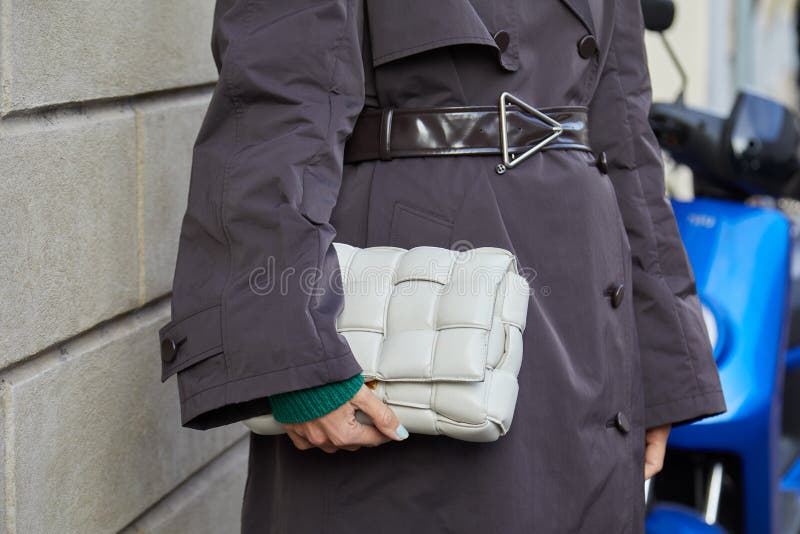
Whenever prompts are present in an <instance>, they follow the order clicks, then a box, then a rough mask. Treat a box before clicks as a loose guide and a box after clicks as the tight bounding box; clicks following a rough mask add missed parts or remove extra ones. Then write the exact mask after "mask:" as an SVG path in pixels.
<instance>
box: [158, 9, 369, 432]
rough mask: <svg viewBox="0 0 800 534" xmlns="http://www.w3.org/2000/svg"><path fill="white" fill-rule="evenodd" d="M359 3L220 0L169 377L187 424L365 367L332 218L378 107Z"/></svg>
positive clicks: (233, 416) (213, 421)
mask: <svg viewBox="0 0 800 534" xmlns="http://www.w3.org/2000/svg"><path fill="white" fill-rule="evenodd" d="M359 6H360V0H270V1H266V0H218V1H217V5H216V10H215V18H214V27H213V35H212V52H213V56H214V59H215V61H216V64H217V68H218V71H219V79H218V82H217V84H216V88H215V91H214V94H213V97H212V100H211V103H210V105H209V108H208V111H207V113H206V116H205V120H204V122H203V126H202V128H201V130H200V133H199V135H198V138H197V140H196V142H195V146H194V155H193V161H192V174H191V182H190V191H189V202H188V207H187V210H186V214H185V216H184V218H183V223H182V227H181V235H180V243H179V250H178V260H177V265H176V269H175V277H174V282H173V294H172V320H171V322H170V323H169V324H167V325H166V326H165V327H164V328H162V329H161V331H160V340H161V348H162V351H161V352H162V354H161V356H162V362H163V365H162V380H166V379H167V378H168V377H169V376H171V375H172V374H177V375H178V379H177V380H178V386H179V388H178V389H179V394H180V402H181V421H182V424H183V425H184V426H186V427H190V428H199V429H207V428H212V427H216V426H220V425H224V424H228V423H232V422H235V421H240V420H242V419H245V418H247V417H251V416H254V415H260V414H268V413H271V406H270V403H269V396H270V395H275V394H279V393H283V392H288V391H294V390H300V389H305V388H310V387H314V386H319V385H322V384H328V383H333V382H338V381H341V380H345V379H347V378H350V377H353V376H354V375H356V374H359V373H361V372H362V368H361V367H360V366H359V364H358V363H357V361H356V360H355V358H354V356H353V354H352V352H351V350H350V347H349V346H348V344H347V341H346V340H345V338H344V337H343V336H341V335H340V334H338V333H337V331H336V325H335V321H336V317H337V315H338V313H339V311H340V310H341V307H342V305H343V297H342V291H341V279H340V274H339V264H338V260H337V257H336V252H335V250H334V248H333V246H332V243H333V241H334V238H335V235H336V232H335V229H334V228H333V227H332V226H331V224H330V217H331V213H332V210H333V207H334V205H335V203H336V200H337V195H338V192H339V188H340V185H341V180H342V160H343V152H344V144H345V141H346V140H347V138H348V137H349V135H350V133H351V132H352V128H353V126H354V124H355V120H356V118H357V116H358V114H359V112H360V111H361V109H362V107H363V104H364V67H363V62H362V55H361V44H360V43H361V39H362V34H361V21H362V20H363V15H362V9H361V8H360V7H359Z"/></svg>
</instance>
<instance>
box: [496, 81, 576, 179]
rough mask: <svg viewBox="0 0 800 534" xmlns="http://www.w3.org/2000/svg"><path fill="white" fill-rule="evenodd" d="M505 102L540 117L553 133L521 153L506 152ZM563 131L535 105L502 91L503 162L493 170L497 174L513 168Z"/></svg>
mask: <svg viewBox="0 0 800 534" xmlns="http://www.w3.org/2000/svg"><path fill="white" fill-rule="evenodd" d="M507 102H511V103H513V104H516V105H518V106H519V107H521V108H522V109H524V110H525V111H527V112H528V113H530V114H531V115H533V116H534V117H536V118H537V119H540V120H541V121H542V122H545V123H547V124H549V125H550V126H551V127H552V129H553V133H552V134H550V135H548V136H547V137H546V138H544V139H543V140H542V141H539V142H538V143H537V144H536V145H534V146H532V147H531V148H529V149H528V150H526V151H525V152H523V153H522V154H519V155H517V154H509V153H508V131H507V126H506V125H507V122H508V121H507V120H506V105H507ZM563 132H564V127H563V126H562V125H561V123H559V122H558V121H556V120H555V119H553V118H552V117H549V116H547V115H545V114H544V113H542V112H541V111H539V110H538V109H536V108H535V107H533V106H531V105H530V104H527V103H526V102H523V101H522V100H520V99H519V98H517V97H516V96H514V95H512V94H511V93H509V92H507V91H503V93H502V94H501V95H500V147H501V148H502V151H503V162H502V163H498V164H497V167H496V168H495V170H496V171H497V174H503V173H505V172H506V171H507V170H508V169H513V168H514V167H516V166H517V165H519V164H520V163H522V162H523V161H525V160H526V159H528V158H529V157H531V156H533V155H534V154H536V153H537V152H539V151H540V150H541V149H542V148H543V147H544V146H545V145H547V144H548V143H550V142H551V141H553V140H555V139H556V138H557V137H558V136H559V135H561V134H562V133H563Z"/></svg>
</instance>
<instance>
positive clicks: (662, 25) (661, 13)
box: [642, 0, 675, 32]
mask: <svg viewBox="0 0 800 534" xmlns="http://www.w3.org/2000/svg"><path fill="white" fill-rule="evenodd" d="M642 13H643V14H644V26H645V28H647V29H648V30H650V31H653V32H663V31H664V30H666V29H667V28H669V27H670V26H672V21H673V20H674V19H675V3H674V2H673V1H672V0H642Z"/></svg>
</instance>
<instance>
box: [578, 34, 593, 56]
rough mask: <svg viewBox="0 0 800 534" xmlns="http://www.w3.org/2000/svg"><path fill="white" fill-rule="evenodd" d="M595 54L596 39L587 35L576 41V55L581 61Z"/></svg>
mask: <svg viewBox="0 0 800 534" xmlns="http://www.w3.org/2000/svg"><path fill="white" fill-rule="evenodd" d="M596 52H597V39H595V38H594V35H592V34H591V33H590V34H587V35H584V36H583V37H581V40H580V41H578V53H579V54H580V55H581V57H582V58H583V59H589V58H590V57H592V56H593V55H594V54H595V53H596Z"/></svg>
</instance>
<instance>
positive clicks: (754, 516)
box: [642, 0, 800, 534]
mask: <svg viewBox="0 0 800 534" xmlns="http://www.w3.org/2000/svg"><path fill="white" fill-rule="evenodd" d="M642 7H643V11H644V14H645V24H646V26H647V28H648V29H649V30H654V31H658V32H663V30H665V29H666V28H668V27H669V26H670V25H671V23H672V19H673V16H674V6H673V4H672V2H671V1H667V0H643V1H642ZM661 35H662V37H663V33H662V34H661ZM664 43H665V45H666V46H667V49H668V50H669V52H670V56H671V57H672V58H673V60H674V61H675V64H676V67H677V68H678V71H679V72H680V73H681V77H682V80H683V87H685V84H686V77H685V74H684V73H683V69H682V68H681V67H680V64H679V63H678V61H677V58H676V57H675V54H674V53H673V52H672V49H671V48H670V47H669V43H668V42H667V41H666V39H664ZM682 95H683V90H681V93H680V95H679V97H678V99H677V101H676V102H674V103H655V104H653V106H652V108H651V113H650V119H651V124H652V126H653V130H654V131H655V132H656V135H657V137H658V139H659V143H660V145H661V146H662V148H663V149H664V150H665V151H666V152H668V153H669V155H670V156H671V157H672V159H674V160H675V161H676V162H678V163H681V164H684V165H686V166H688V167H689V168H690V169H691V170H692V171H693V175H694V185H695V195H696V198H695V200H693V201H691V202H679V201H675V200H673V202H672V205H673V208H674V211H675V216H676V219H677V221H678V225H679V228H680V232H681V235H682V237H683V241H684V244H685V246H686V250H687V252H688V255H689V259H690V261H691V264H692V267H693V269H694V273H695V277H696V279H697V288H698V293H699V295H700V299H701V301H702V303H703V314H704V317H705V319H706V325H707V327H708V331H709V335H710V337H711V342H712V345H713V347H714V356H715V358H716V362H717V365H718V368H719V371H720V377H721V380H722V386H723V390H724V394H725V399H726V402H727V405H728V411H727V412H726V413H724V414H721V415H719V416H716V417H711V418H708V419H704V420H702V421H698V422H696V423H693V424H690V425H685V426H681V427H677V428H675V429H673V431H672V433H671V435H670V438H669V443H668V450H667V455H666V458H665V465H664V469H663V470H662V472H661V473H659V474H658V475H657V476H656V477H654V478H653V479H651V480H650V481H648V483H646V484H645V495H646V500H647V505H648V517H647V532H648V533H649V534H662V533H663V534H667V533H669V534H681V533H686V534H699V533H717V534H719V533H723V532H724V533H730V534H736V533H747V534H769V533H795V534H796V533H798V532H800V409H798V407H800V281H798V283H797V284H793V283H792V282H793V280H797V279H798V278H800V276H798V271H800V261H796V260H794V261H793V254H796V253H797V251H800V246H798V247H793V243H794V242H795V241H797V239H798V238H797V236H798V232H797V226H796V225H795V222H794V221H796V220H800V202H798V201H797V200H795V199H798V198H800V173H799V172H798V170H799V169H800V158H799V157H798V147H800V123H799V122H798V118H797V117H796V116H795V115H794V114H793V113H792V112H790V111H789V110H788V109H786V108H785V107H783V106H782V105H780V104H779V103H777V102H775V101H773V100H770V99H767V98H764V97H761V96H757V95H754V94H750V93H747V92H743V93H740V94H739V95H738V97H737V99H736V103H735V105H734V107H733V110H732V112H731V113H730V115H729V116H728V117H726V118H723V117H717V116H714V115H712V114H709V113H706V112H703V111H700V110H695V109H690V108H688V107H686V106H685V105H684V104H683V98H682ZM793 251H794V252H793ZM792 326H794V327H795V328H792ZM787 347H795V348H792V349H789V350H787Z"/></svg>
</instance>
